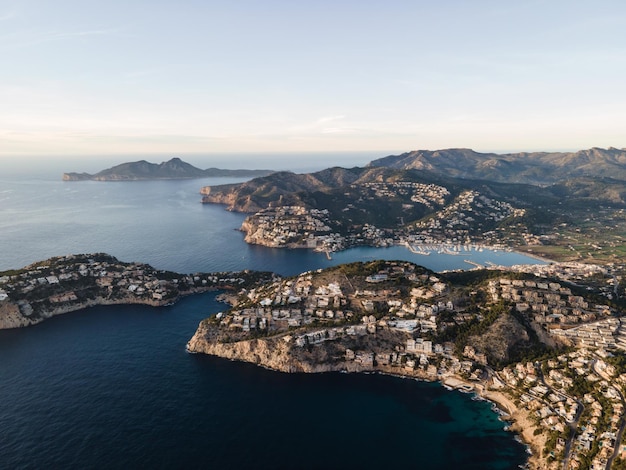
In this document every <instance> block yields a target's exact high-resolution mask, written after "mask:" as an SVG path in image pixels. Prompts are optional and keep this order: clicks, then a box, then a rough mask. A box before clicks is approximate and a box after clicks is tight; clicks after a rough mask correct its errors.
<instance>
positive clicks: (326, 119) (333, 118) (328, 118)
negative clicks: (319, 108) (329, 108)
mask: <svg viewBox="0 0 626 470" xmlns="http://www.w3.org/2000/svg"><path fill="white" fill-rule="evenodd" d="M345 118H346V116H344V115H343V114H341V115H338V116H326V117H322V118H319V119H318V120H317V123H318V124H324V123H327V122H332V121H339V120H341V119H345Z"/></svg>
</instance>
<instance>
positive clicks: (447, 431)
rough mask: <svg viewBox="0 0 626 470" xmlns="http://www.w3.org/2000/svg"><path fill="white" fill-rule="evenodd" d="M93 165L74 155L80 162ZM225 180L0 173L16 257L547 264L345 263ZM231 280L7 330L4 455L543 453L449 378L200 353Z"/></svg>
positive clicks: (177, 461)
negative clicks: (309, 369) (258, 210)
mask: <svg viewBox="0 0 626 470" xmlns="http://www.w3.org/2000/svg"><path fill="white" fill-rule="evenodd" d="M69 170H71V171H75V169H73V168H70V169H68V170H66V171H69ZM238 181H242V180H241V179H229V178H207V179H202V180H184V181H150V182H130V183H128V182H126V183H114V182H93V181H85V182H63V181H61V174H60V173H55V174H50V173H47V172H42V173H41V174H40V175H38V174H37V172H28V173H24V174H19V173H15V174H12V175H7V173H3V174H2V175H0V271H3V270H8V269H14V268H20V267H23V266H25V265H27V264H30V263H33V262H35V261H38V260H42V259H46V258H48V257H51V256H59V255H65V254H70V253H94V252H106V253H109V254H111V255H113V256H116V257H117V258H118V259H119V260H121V261H140V262H145V263H149V264H151V265H153V266H154V267H156V268H158V269H168V270H173V271H177V272H183V273H193V272H210V271H227V270H241V269H257V270H270V271H274V272H277V273H279V274H282V275H293V274H296V273H299V272H303V271H307V270H312V269H319V268H324V267H327V266H331V265H334V264H338V263H344V262H350V261H364V260H371V259H377V258H385V259H403V260H409V261H413V262H416V263H418V264H422V265H424V266H426V267H428V268H430V269H433V270H435V271H442V270H447V269H469V268H471V267H472V266H471V265H470V264H467V262H466V260H471V261H473V262H476V263H479V264H486V263H494V264H498V265H512V264H523V263H539V262H540V261H537V260H534V259H532V258H528V257H526V256H523V255H521V254H517V253H510V252H501V251H491V250H483V251H477V250H470V251H464V252H462V253H461V254H460V255H456V256H455V255H449V254H445V253H437V252H433V253H432V254H431V255H430V256H420V255H416V254H412V253H411V252H410V251H409V250H407V249H406V248H404V247H391V248H382V249H376V248H355V249H351V250H347V251H345V252H341V253H334V254H333V255H332V259H330V260H329V259H327V258H326V256H325V255H324V254H319V253H313V252H311V251H308V250H281V249H271V248H266V247H258V246H251V245H248V244H246V243H245V242H244V241H243V234H242V233H241V232H240V231H238V228H239V226H240V225H241V222H242V221H243V219H244V215H242V214H238V213H233V212H228V211H226V210H224V207H222V206H218V205H203V204H201V203H200V195H199V190H200V188H201V187H202V186H206V185H216V184H225V183H232V182H238ZM216 295H217V293H205V294H200V295H195V296H190V297H187V298H184V299H182V300H181V301H179V302H178V303H176V304H175V305H172V306H167V307H161V308H153V307H148V306H100V307H93V308H89V309H85V310H81V311H78V312H74V313H69V314H65V315H62V316H58V317H54V318H52V319H49V320H46V321H45V322H43V323H41V324H39V325H36V326H33V327H28V328H22V329H16V330H2V331H0V468H7V469H41V468H60V469H90V468H94V469H100V468H101V469H118V468H119V469H128V468H146V469H178V468H180V469H196V468H197V469H204V468H215V469H265V468H267V469H334V468H337V469H370V468H372V469H373V468H383V467H384V468H401V467H402V468H415V469H458V468H464V469H510V468H517V467H518V466H519V465H522V464H524V462H525V461H526V457H527V454H526V449H525V447H524V446H523V445H521V444H520V443H519V442H518V441H517V440H516V439H515V436H514V435H513V434H511V433H510V432H507V431H505V430H504V427H505V425H506V423H504V422H502V421H500V420H499V417H498V414H497V413H495V412H494V409H493V407H492V405H491V404H490V403H488V402H485V401H481V400H477V399H476V397H474V396H472V395H471V394H463V393H460V392H456V391H448V390H446V389H445V388H444V387H442V386H441V385H439V384H433V383H425V382H420V381H415V380H409V379H402V378H397V377H390V376H382V375H366V374H339V373H329V374H318V375H307V374H284V373H278V372H274V371H269V370H265V369H262V368H259V367H256V366H253V365H250V364H243V363H238V362H231V361H227V360H223V359H219V358H214V357H209V356H203V355H191V354H188V353H186V351H185V344H186V342H187V341H188V340H189V339H190V338H191V336H192V335H193V333H194V331H195V329H196V327H197V325H198V323H199V322H200V321H201V320H202V319H203V318H206V317H208V316H210V315H214V314H216V313H217V312H220V311H222V310H224V309H225V308H227V307H226V305H224V304H222V303H220V302H218V301H217V300H216Z"/></svg>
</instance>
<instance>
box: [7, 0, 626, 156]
mask: <svg viewBox="0 0 626 470" xmlns="http://www.w3.org/2000/svg"><path fill="white" fill-rule="evenodd" d="M0 64H1V65H0V160H4V162H5V163H6V162H8V161H10V160H12V159H25V158H29V157H31V156H37V157H42V156H43V157H47V156H49V157H55V156H56V157H58V156H63V157H77V158H82V159H85V158H90V156H103V155H106V156H116V155H120V156H121V155H124V156H133V155H151V154H154V155H167V154H172V155H186V154H189V155H193V154H196V155H211V154H221V155H224V154H229V153H233V154H236V153H242V152H248V153H254V152H261V153H265V154H276V155H282V154H284V155H287V154H289V152H348V151H350V152H361V151H362V152H369V154H372V153H376V152H380V156H384V155H388V154H391V153H402V152H405V151H409V150H416V149H431V150H432V149H441V148H452V147H467V148H473V149H475V150H477V151H497V152H506V151H534V150H547V151H549V150H579V149H583V148H590V147H594V146H595V147H604V148H606V147H610V146H613V147H618V148H623V147H626V86H624V83H626V2H624V1H623V0H616V1H604V0H595V1H591V0H589V1H579V0H568V1H560V0H549V1H542V0H524V1H503V0H497V1H484V0H472V1H466V0H463V1H458V0H441V1H437V2H435V1H432V0H410V1H401V0H385V1H382V0H380V1H373V0H359V1H356V0H332V1H328V0H316V1H310V2H309V1H307V2H297V1H293V0H290V1H278V0H263V1H260V0H229V1H212V0H203V1H200V0H176V1H173V0H171V1H169V0H168V1H166V0H149V1H145V0H124V1H117V0H107V1H101V0H97V1H94V0H77V1H69V0H55V1H51V0H17V1H13V0H0Z"/></svg>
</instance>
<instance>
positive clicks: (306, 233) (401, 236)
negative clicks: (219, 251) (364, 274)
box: [242, 181, 542, 253]
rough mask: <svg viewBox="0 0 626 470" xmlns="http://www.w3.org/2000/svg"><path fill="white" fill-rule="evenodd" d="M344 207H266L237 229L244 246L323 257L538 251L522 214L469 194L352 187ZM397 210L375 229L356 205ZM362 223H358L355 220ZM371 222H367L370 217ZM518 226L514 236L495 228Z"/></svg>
mask: <svg viewBox="0 0 626 470" xmlns="http://www.w3.org/2000/svg"><path fill="white" fill-rule="evenodd" d="M346 196H349V197H348V200H349V201H353V202H347V203H346V204H345V205H344V206H342V207H337V208H336V210H334V211H329V209H316V208H308V207H305V206H303V205H283V204H277V205H270V206H269V207H267V208H265V209H263V210H260V211H258V212H257V213H255V214H253V215H250V216H249V217H248V218H246V220H245V221H244V223H243V224H242V230H243V231H244V232H246V238H245V240H246V241H247V242H248V243H253V244H259V245H265V246H271V247H284V248H309V249H314V250H317V251H323V252H328V253H331V252H334V251H341V250H344V249H347V248H350V247H353V246H374V247H385V246H391V245H409V246H411V247H416V248H415V249H417V250H418V251H424V252H426V251H427V249H425V248H424V247H426V248H427V247H428V246H432V245H452V246H454V245H459V244H481V245H489V246H494V247H505V246H516V245H529V246H532V245H540V244H541V243H542V242H541V236H540V235H536V234H533V233H531V232H530V231H529V230H528V228H527V227H526V226H525V225H524V224H523V223H521V220H523V216H524V215H525V209H518V208H515V207H513V206H512V205H511V204H509V203H507V202H502V201H498V200H495V199H492V198H489V197H487V196H485V195H482V194H480V193H479V192H478V191H475V190H467V191H464V192H462V193H461V194H460V195H458V196H457V197H456V198H454V199H453V200H450V192H449V191H448V190H447V189H446V188H445V187H443V186H439V185H435V184H423V183H416V182H409V181H398V182H385V183H363V184H360V185H355V184H352V185H350V186H349V192H347V193H346ZM381 201H384V202H385V203H388V204H391V205H392V206H393V205H395V206H398V207H400V209H399V212H398V214H399V216H398V217H396V218H395V219H394V220H393V223H391V224H390V223H389V221H387V223H386V224H384V226H381V227H377V226H376V225H375V223H374V222H373V221H372V220H369V221H368V218H367V217H365V216H366V215H370V216H371V215H372V214H371V213H368V211H370V210H371V209H365V208H363V207H361V205H366V204H370V205H371V204H374V203H375V202H376V203H377V204H380V203H381ZM363 217H365V219H364V220H363V221H362V222H359V221H360V220H361V219H363ZM370 218H371V217H370ZM504 220H509V221H516V220H518V221H520V223H519V224H518V225H517V226H516V228H515V230H506V229H504V228H502V227H499V226H498V224H499V223H500V222H502V221H504Z"/></svg>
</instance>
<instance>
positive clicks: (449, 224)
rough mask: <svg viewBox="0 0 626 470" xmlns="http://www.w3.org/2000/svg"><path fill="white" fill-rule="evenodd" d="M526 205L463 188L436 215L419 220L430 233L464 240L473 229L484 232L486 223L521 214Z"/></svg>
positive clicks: (422, 226) (420, 225)
mask: <svg viewBox="0 0 626 470" xmlns="http://www.w3.org/2000/svg"><path fill="white" fill-rule="evenodd" d="M523 215H524V209H516V208H514V207H513V206H512V205H511V204H509V203H508V202H502V201H497V200H494V199H490V198H488V197H487V196H484V195H482V194H480V193H479V192H478V191H473V190H471V191H464V192H463V193H461V194H460V195H459V197H458V198H457V199H456V200H455V201H454V203H452V204H450V205H449V206H447V207H445V208H444V209H443V210H441V211H438V212H437V213H436V214H435V215H434V216H432V217H430V218H428V219H427V220H425V221H423V222H420V223H418V224H417V227H418V228H421V229H423V230H426V232H427V233H433V232H436V233H438V234H439V236H440V237H441V235H445V236H446V237H447V238H448V239H450V240H451V241H453V242H457V241H458V242H463V241H465V237H463V238H461V236H462V235H465V236H466V237H467V236H470V235H471V234H472V233H473V232H478V233H481V232H483V231H484V227H485V225H486V224H487V223H489V224H490V225H492V224H493V223H496V222H499V221H501V220H504V219H506V218H508V217H521V216H523ZM468 241H469V240H468Z"/></svg>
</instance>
